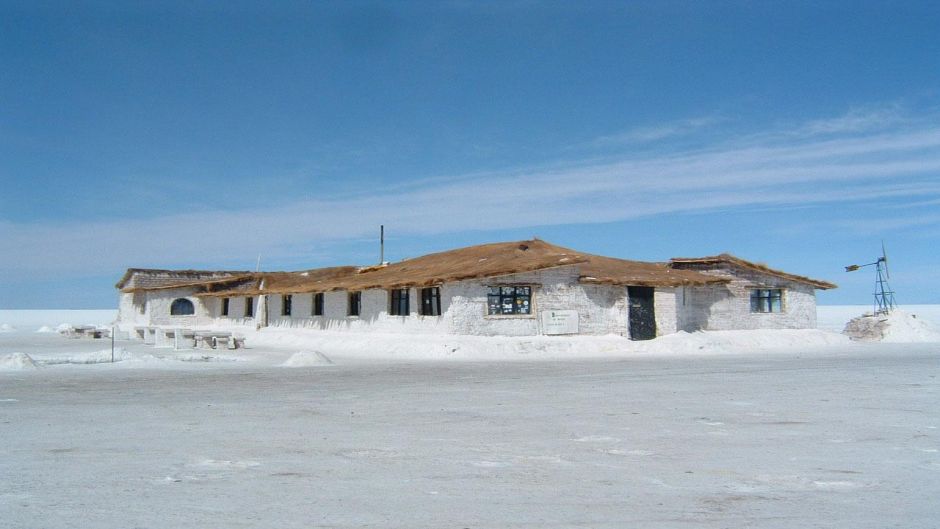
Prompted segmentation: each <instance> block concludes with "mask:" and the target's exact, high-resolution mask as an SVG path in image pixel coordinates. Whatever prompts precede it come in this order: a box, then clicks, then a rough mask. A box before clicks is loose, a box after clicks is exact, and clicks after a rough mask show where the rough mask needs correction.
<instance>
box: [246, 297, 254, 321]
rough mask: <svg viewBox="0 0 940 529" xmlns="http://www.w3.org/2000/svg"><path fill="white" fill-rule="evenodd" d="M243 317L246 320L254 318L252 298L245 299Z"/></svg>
mask: <svg viewBox="0 0 940 529" xmlns="http://www.w3.org/2000/svg"><path fill="white" fill-rule="evenodd" d="M245 317H246V318H254V317H255V298H252V297H247V298H245Z"/></svg>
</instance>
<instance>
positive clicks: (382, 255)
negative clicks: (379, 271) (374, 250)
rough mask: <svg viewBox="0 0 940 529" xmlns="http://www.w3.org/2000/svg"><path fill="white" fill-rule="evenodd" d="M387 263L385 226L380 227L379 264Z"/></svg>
mask: <svg viewBox="0 0 940 529" xmlns="http://www.w3.org/2000/svg"><path fill="white" fill-rule="evenodd" d="M384 263H385V224H382V225H380V226H379V264H384Z"/></svg>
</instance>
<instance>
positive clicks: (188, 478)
mask: <svg viewBox="0 0 940 529" xmlns="http://www.w3.org/2000/svg"><path fill="white" fill-rule="evenodd" d="M856 309H858V310H855V311H853V313H852V314H850V315H848V317H847V318H845V319H842V321H841V323H840V324H838V325H837V324H836V323H827V322H829V321H830V320H835V319H837V318H841V316H838V317H836V316H830V315H827V314H826V312H827V309H826V308H825V307H820V327H821V329H823V330H806V331H782V332H781V331H752V332H727V333H693V334H687V333H679V334H676V335H672V336H667V337H663V338H660V339H657V340H653V341H651V342H645V343H635V342H629V341H627V340H624V339H622V338H617V337H600V338H574V339H572V338H571V337H555V338H526V339H505V338H450V339H445V338H443V337H434V338H431V337H411V338H408V337H402V336H398V337H394V336H360V335H356V336H350V335H348V334H347V335H341V336H332V335H329V334H328V333H324V334H322V335H319V334H318V336H320V337H319V338H317V339H315V340H309V339H308V340H301V339H300V338H298V337H297V336H296V335H293V334H291V333H290V332H264V333H261V334H256V335H254V336H248V337H247V338H248V346H249V347H248V348H247V349H238V350H209V349H199V350H192V349H190V350H181V351H174V350H173V349H171V348H154V347H152V346H144V345H142V344H139V343H137V342H127V341H120V340H119V341H117V342H116V343H115V349H114V359H115V362H114V363H111V353H112V350H111V347H110V346H111V342H110V340H107V339H98V340H96V339H91V338H66V337H64V336H61V335H59V334H57V333H46V332H36V331H37V330H39V329H40V328H41V327H44V326H45V327H49V328H53V329H55V328H57V327H58V325H59V324H60V323H63V322H70V323H75V324H88V323H91V324H99V325H101V324H105V325H106V324H107V323H108V322H107V321H95V320H94V319H87V318H86V319H80V318H75V317H73V316H74V315H62V314H60V315H58V317H59V319H60V321H56V318H53V319H51V320H50V316H48V315H46V316H41V315H37V314H32V315H30V316H29V318H26V317H21V318H20V319H15V318H12V317H10V314H2V315H0V324H3V323H6V324H8V326H9V327H12V328H14V329H11V330H9V331H8V332H5V333H0V441H2V442H0V527H4V528H5V527H10V528H13V527H16V528H20V527H42V528H60V527H61V528H65V527H83V528H84V527H89V528H124V527H154V528H156V527H192V528H197V527H198V528H205V527H287V528H291V527H298V528H299V527H403V528H404V527H408V528H411V527H474V528H479V527H597V528H615V527H616V528H620V527H640V528H643V527H685V526H688V527H715V528H718V527H762V528H764V527H767V528H776V527H779V528H790V527H853V528H855V527H859V528H869V527H870V528H875V527H879V528H880V527H905V528H920V527H924V528H926V527H936V520H938V519H940V503H938V502H937V501H936V498H937V497H938V495H940V479H938V476H940V433H938V428H940V411H938V406H937V402H940V399H938V397H940V383H938V375H940V343H938V342H923V341H921V342H920V343H917V342H912V343H857V342H851V341H849V340H848V339H847V338H846V337H844V336H842V335H841V334H838V333H834V332H830V331H828V330H825V329H826V328H827V325H831V326H832V327H833V328H835V327H838V328H837V330H841V327H843V326H844V325H845V322H846V321H847V320H848V319H849V318H851V317H852V316H857V315H858V314H860V313H861V312H864V310H865V309H866V307H858V308H856ZM905 309H906V310H910V309H909V308H905ZM918 313H919V317H920V318H928V316H924V314H929V310H928V311H924V310H918ZM112 315H113V311H112ZM37 316H38V317H37ZM47 320H48V321H47ZM506 360H513V361H506Z"/></svg>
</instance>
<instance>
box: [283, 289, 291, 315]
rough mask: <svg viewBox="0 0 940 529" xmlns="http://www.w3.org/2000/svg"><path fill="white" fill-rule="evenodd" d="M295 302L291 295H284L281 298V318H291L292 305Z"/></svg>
mask: <svg viewBox="0 0 940 529" xmlns="http://www.w3.org/2000/svg"><path fill="white" fill-rule="evenodd" d="M293 300H294V296H291V295H290V294H284V295H283V296H281V316H290V310H291V303H292V302H293Z"/></svg>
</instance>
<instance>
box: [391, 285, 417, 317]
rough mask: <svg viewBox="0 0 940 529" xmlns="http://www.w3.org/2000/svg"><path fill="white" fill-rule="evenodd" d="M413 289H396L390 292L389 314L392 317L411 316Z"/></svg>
mask: <svg viewBox="0 0 940 529" xmlns="http://www.w3.org/2000/svg"><path fill="white" fill-rule="evenodd" d="M410 298H411V289H410V288H394V289H392V290H389V291H388V314H389V315H390V316H408V315H409V314H411V305H410V301H411V300H410Z"/></svg>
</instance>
